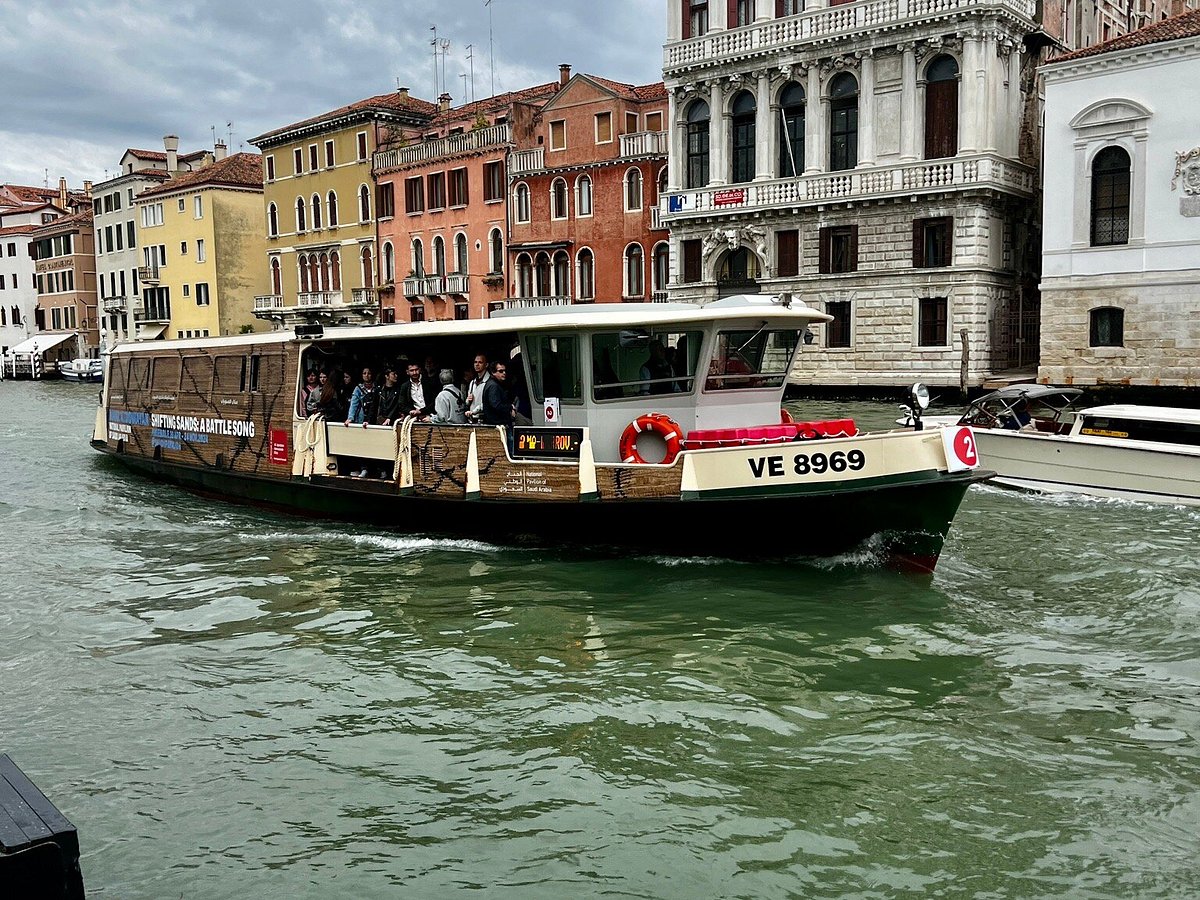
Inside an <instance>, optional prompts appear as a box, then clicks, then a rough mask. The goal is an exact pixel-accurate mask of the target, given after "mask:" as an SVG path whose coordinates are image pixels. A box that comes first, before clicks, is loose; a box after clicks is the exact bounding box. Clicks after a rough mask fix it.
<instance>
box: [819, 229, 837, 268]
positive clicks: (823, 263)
mask: <svg viewBox="0 0 1200 900" xmlns="http://www.w3.org/2000/svg"><path fill="white" fill-rule="evenodd" d="M829 243H830V242H829V229H828V228H822V229H821V230H820V232H819V235H818V239H817V244H818V246H817V256H818V266H817V268H818V270H819V271H820V273H821V274H822V275H828V274H829V272H830V270H831V269H832V268H833V266H832V265H831V263H830V259H829Z"/></svg>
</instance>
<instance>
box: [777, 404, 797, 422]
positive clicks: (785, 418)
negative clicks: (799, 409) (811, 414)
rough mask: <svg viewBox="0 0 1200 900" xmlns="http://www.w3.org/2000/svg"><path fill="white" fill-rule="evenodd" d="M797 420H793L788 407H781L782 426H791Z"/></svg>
mask: <svg viewBox="0 0 1200 900" xmlns="http://www.w3.org/2000/svg"><path fill="white" fill-rule="evenodd" d="M795 421H796V420H795V419H793V418H792V414H791V413H790V412H788V411H787V407H785V406H781V407H779V423H780V424H781V425H791V424H792V423H793V422H795Z"/></svg>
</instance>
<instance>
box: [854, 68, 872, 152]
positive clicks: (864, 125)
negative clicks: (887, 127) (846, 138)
mask: <svg viewBox="0 0 1200 900" xmlns="http://www.w3.org/2000/svg"><path fill="white" fill-rule="evenodd" d="M860 52H861V54H862V55H861V56H860V62H859V73H858V74H859V79H858V163H857V165H859V166H870V165H874V164H875V57H874V56H873V55H872V53H871V51H870V50H863V51H860Z"/></svg>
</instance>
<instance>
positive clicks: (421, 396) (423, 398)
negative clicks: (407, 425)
mask: <svg viewBox="0 0 1200 900" xmlns="http://www.w3.org/2000/svg"><path fill="white" fill-rule="evenodd" d="M407 371H408V381H406V382H404V384H403V385H401V387H400V412H401V414H402V415H405V416H412V417H413V418H416V419H428V418H429V416H430V414H431V413H432V412H433V404H434V401H435V400H437V395H438V386H437V385H436V384H434V383H433V382H432V381H430V380H429V379H428V378H426V377H425V376H424V375H423V374H422V372H421V367H420V365H418V364H417V363H415V362H411V363H409V364H408V370H407Z"/></svg>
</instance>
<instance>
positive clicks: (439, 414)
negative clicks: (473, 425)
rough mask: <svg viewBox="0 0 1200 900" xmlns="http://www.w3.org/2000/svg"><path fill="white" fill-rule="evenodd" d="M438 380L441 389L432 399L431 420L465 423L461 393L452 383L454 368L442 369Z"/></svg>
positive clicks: (445, 423) (455, 423)
mask: <svg viewBox="0 0 1200 900" xmlns="http://www.w3.org/2000/svg"><path fill="white" fill-rule="evenodd" d="M438 380H439V381H441V383H442V390H441V393H439V394H438V395H437V399H435V400H434V401H433V417H432V419H431V421H433V422H435V423H436V424H438V425H463V424H465V423H466V421H467V417H466V416H465V415H464V414H463V395H462V391H461V390H459V387H458V385H456V384H455V383H454V370H453V369H442V371H441V374H440V375H439V376H438Z"/></svg>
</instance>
